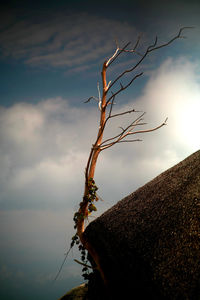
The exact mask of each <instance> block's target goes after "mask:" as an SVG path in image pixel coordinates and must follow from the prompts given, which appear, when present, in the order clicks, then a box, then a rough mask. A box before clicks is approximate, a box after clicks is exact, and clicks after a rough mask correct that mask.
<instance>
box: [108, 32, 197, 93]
mask: <svg viewBox="0 0 200 300" xmlns="http://www.w3.org/2000/svg"><path fill="white" fill-rule="evenodd" d="M191 28H194V27H182V28H181V29H180V30H179V32H178V34H177V35H176V36H175V37H173V38H172V39H171V40H170V41H168V42H167V43H164V44H162V45H160V46H157V47H156V44H157V41H158V38H157V36H156V38H155V41H154V43H153V45H150V46H148V47H147V49H146V51H145V52H144V54H143V56H142V57H141V59H140V60H139V61H138V62H137V63H136V64H135V65H134V66H133V67H132V68H130V69H127V70H125V71H124V72H122V73H121V74H120V75H119V76H118V77H117V78H116V79H115V80H114V81H113V82H112V83H111V84H110V86H109V89H111V88H112V86H113V85H114V84H115V83H116V82H117V81H118V80H119V79H120V78H122V77H123V76H124V75H125V74H126V73H130V72H132V71H134V70H135V69H136V68H137V67H138V66H139V65H140V64H141V63H142V61H143V60H144V59H145V57H146V56H147V55H148V54H149V53H150V52H152V51H154V50H157V49H160V48H163V47H166V46H168V45H169V44H171V43H172V42H174V41H175V40H176V39H179V38H183V36H181V33H182V31H183V30H184V29H191ZM120 54H121V53H120ZM109 89H108V90H109Z"/></svg>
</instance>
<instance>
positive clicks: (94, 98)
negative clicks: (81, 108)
mask: <svg viewBox="0 0 200 300" xmlns="http://www.w3.org/2000/svg"><path fill="white" fill-rule="evenodd" d="M92 99H93V100H96V101H99V99H97V98H96V97H94V96H92V97H90V98H89V99H88V100H86V101H84V103H88V102H90V100H92Z"/></svg>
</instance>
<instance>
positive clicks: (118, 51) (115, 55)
mask: <svg viewBox="0 0 200 300" xmlns="http://www.w3.org/2000/svg"><path fill="white" fill-rule="evenodd" d="M130 43H131V42H128V43H127V44H126V45H125V46H124V47H123V48H122V49H119V47H118V45H117V49H116V51H115V53H114V54H113V56H112V57H111V58H109V59H108V60H107V62H106V67H109V66H110V65H111V64H112V63H113V62H114V61H115V60H116V58H117V57H118V56H119V55H120V54H121V53H122V52H123V51H124V50H125V49H126V48H127V47H128V46H129V45H130Z"/></svg>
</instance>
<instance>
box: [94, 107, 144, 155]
mask: <svg viewBox="0 0 200 300" xmlns="http://www.w3.org/2000/svg"><path fill="white" fill-rule="evenodd" d="M125 113H126V112H124V113H122V114H125ZM144 115H145V112H144V113H142V114H141V115H140V116H139V117H138V118H137V119H135V120H134V121H133V122H132V123H131V124H129V125H128V126H127V127H126V128H125V129H123V128H122V127H120V128H121V129H122V132H120V133H119V134H117V135H116V136H114V137H112V138H109V139H107V140H105V141H103V142H102V143H101V144H100V145H99V146H100V149H102V147H101V146H102V145H103V144H105V143H107V142H109V141H112V140H114V139H117V141H119V140H121V137H123V135H124V134H125V132H126V131H127V130H129V129H130V128H131V127H132V129H133V127H135V126H137V125H139V122H140V121H142V117H143V116H144ZM108 119H110V118H109V117H108V118H107V120H108ZM132 129H131V130H132Z"/></svg>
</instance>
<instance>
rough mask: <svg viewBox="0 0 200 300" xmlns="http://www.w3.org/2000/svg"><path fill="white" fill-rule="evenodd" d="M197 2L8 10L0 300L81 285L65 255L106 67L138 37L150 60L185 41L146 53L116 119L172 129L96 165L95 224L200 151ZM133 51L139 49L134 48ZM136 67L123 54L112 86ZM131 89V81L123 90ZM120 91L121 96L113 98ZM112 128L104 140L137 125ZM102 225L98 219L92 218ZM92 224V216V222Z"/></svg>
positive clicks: (20, 5)
mask: <svg viewBox="0 0 200 300" xmlns="http://www.w3.org/2000/svg"><path fill="white" fill-rule="evenodd" d="M199 15H200V3H199V1H192V0H191V1H181V0H175V1H162V2H161V1H160V2H158V1H148V2H146V1H128V0H123V1H117V2H116V1H101V2H95V1H78V0H75V1H63V0H60V1H38V2H37V1H14V0H13V1H4V2H3V1H1V9H0V20H1V21H0V70H1V72H0V241H1V248H0V254H1V255H0V298H1V299H4V300H7V299H9V300H18V299H20V300H23V299H27V294H28V295H29V296H28V298H29V299H30V300H32V299H34V300H35V299H50V300H51V299H52V300H53V299H58V298H59V297H61V296H62V295H63V294H65V293H66V292H67V291H68V290H69V289H70V288H72V287H74V286H76V285H78V284H80V283H82V278H81V276H80V274H81V267H80V266H79V265H78V264H76V263H75V262H74V261H73V259H74V258H77V257H78V253H77V251H76V250H74V251H73V253H70V255H69V258H68V260H67V262H66V264H65V266H64V268H63V270H62V273H61V275H60V277H59V278H58V279H57V281H56V282H53V279H54V277H55V276H56V273H57V271H58V269H59V267H60V264H61V262H62V260H63V258H64V254H65V253H66V252H67V250H68V247H69V244H70V238H71V236H72V235H73V234H74V231H73V222H72V218H73V214H74V212H75V211H76V210H77V208H78V204H79V202H80V200H81V197H82V194H83V187H84V169H85V166H86V162H87V158H88V155H89V151H90V148H91V145H92V144H93V143H94V141H95V137H96V133H97V129H98V122H99V110H98V105H97V103H96V102H95V101H90V102H89V103H87V104H86V103H84V102H85V101H86V100H87V99H88V98H89V97H90V96H95V97H98V89H97V83H98V82H99V85H100V89H101V87H102V85H101V68H102V64H103V62H104V61H105V60H106V59H108V58H110V57H111V56H112V55H113V53H114V52H115V50H116V43H115V41H116V40H117V42H118V44H119V45H120V47H122V46H123V45H125V44H126V43H127V42H129V41H130V42H132V45H134V44H135V42H136V41H137V38H138V36H141V40H140V44H139V46H138V51H140V52H142V53H143V52H144V51H145V49H146V47H148V45H151V44H152V43H154V41H155V37H156V36H157V37H158V45H160V44H161V43H165V42H167V41H169V40H170V39H171V38H173V37H174V36H175V35H176V34H177V33H178V31H179V29H180V28H181V27H183V26H194V28H193V29H185V30H184V32H183V35H184V36H185V37H186V38H182V39H178V40H176V41H174V43H173V44H171V45H169V46H168V47H165V48H162V49H159V50H157V51H155V52H152V53H150V54H149V56H148V57H146V59H145V60H144V61H143V63H142V64H141V65H140V66H139V68H138V69H137V70H136V73H134V74H131V75H132V76H134V75H136V74H138V73H140V72H142V71H143V72H144V74H143V76H141V77H140V78H138V79H137V80H136V81H135V82H134V83H133V85H132V86H130V87H129V88H128V89H127V90H126V91H124V92H123V93H121V94H120V95H119V97H116V99H115V105H114V108H113V111H114V112H115V113H119V112H122V111H124V110H129V109H132V108H134V109H135V110H137V111H144V112H146V114H145V117H144V122H147V123H148V124H147V125H145V127H143V129H144V128H154V127H156V126H158V125H159V124H161V123H162V122H164V120H165V119H166V118H167V117H168V121H167V126H164V127H162V128H161V129H160V130H159V131H155V132H152V133H149V134H145V135H140V136H138V138H140V139H142V140H143V141H142V142H137V143H127V144H119V145H115V146H114V147H113V148H111V149H108V150H105V151H103V152H102V154H101V155H100V157H99V160H98V164H97V169H96V174H95V181H96V184H97V186H98V187H99V191H98V192H99V195H100V196H101V198H102V199H103V201H99V203H98V205H97V206H98V212H97V214H96V216H98V215H100V214H101V213H102V212H103V211H105V210H107V209H108V208H109V207H111V206H112V205H114V204H115V203H116V202H117V201H119V200H120V199H122V198H123V197H125V196H127V195H128V194H130V193H131V192H133V191H134V190H136V189H137V188H138V187H140V186H142V185H144V184H145V183H146V182H148V181H149V180H151V179H153V178H154V177H155V176H157V175H159V174H160V173H161V172H163V171H165V170H167V169H168V168H170V167H172V166H173V165H175V164H176V163H178V162H180V161H181V160H182V159H184V158H186V157H187V156H188V155H190V154H192V153H193V152H195V151H197V150H199V148H200V140H199V129H200V126H199V111H200V57H199V53H200V40H199V36H200V26H199V25H200V18H199ZM130 47H131V46H130ZM138 59H139V57H138V56H137V55H136V54H135V53H123V54H122V55H121V57H119V59H118V60H116V61H115V63H113V64H112V65H111V66H110V69H109V70H108V74H107V76H108V81H110V80H111V81H113V80H114V79H115V78H116V76H117V75H119V74H120V73H121V72H122V71H124V70H126V69H128V68H129V67H131V66H133V65H134V64H135V63H136V62H137V60H138ZM128 79H130V77H128V78H124V79H123V81H122V82H123V84H125V83H126V82H127V80H128ZM119 87H120V86H119V84H118V85H116V86H115V88H114V89H113V92H114V91H117V89H119ZM137 116H138V113H135V114H134V115H131V116H128V117H127V118H123V117H122V118H120V119H113V121H112V122H110V124H109V126H108V130H107V131H106V132H105V135H106V137H110V136H113V135H115V134H117V133H119V130H120V129H119V127H120V126H125V124H128V122H130V120H131V119H130V118H136V117H137ZM94 217H95V216H94ZM93 219H94V218H92V217H91V219H89V221H92V220H93Z"/></svg>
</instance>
